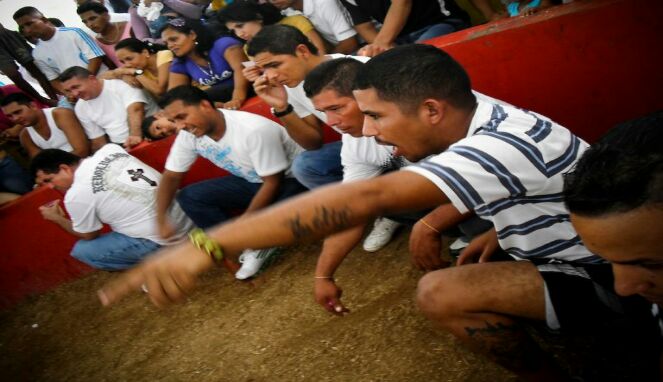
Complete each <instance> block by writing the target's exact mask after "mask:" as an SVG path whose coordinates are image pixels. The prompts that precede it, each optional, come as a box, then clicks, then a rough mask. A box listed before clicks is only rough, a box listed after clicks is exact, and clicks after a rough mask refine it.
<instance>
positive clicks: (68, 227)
mask: <svg viewBox="0 0 663 382" xmlns="http://www.w3.org/2000/svg"><path fill="white" fill-rule="evenodd" d="M31 168H32V171H33V173H35V174H36V176H37V180H38V182H41V183H43V184H46V185H48V186H49V187H51V188H54V189H56V190H59V191H63V192H66V194H65V198H64V206H65V208H66V209H67V212H69V216H70V217H71V220H70V219H68V218H67V217H66V216H65V214H64V211H63V210H62V208H61V206H60V205H59V200H58V201H56V202H53V203H50V204H49V205H45V206H42V207H40V211H41V214H42V216H43V217H44V219H46V220H50V221H52V222H54V223H56V224H58V225H59V226H60V227H62V228H63V229H64V230H65V231H67V232H69V233H71V234H72V235H75V236H77V237H79V238H81V239H82V240H79V241H78V242H77V243H76V245H74V248H73V250H72V252H71V255H72V256H73V257H75V258H76V259H78V260H80V261H82V262H84V263H86V264H88V265H90V266H92V267H94V268H98V269H103V270H109V271H114V270H121V269H127V268H130V267H132V266H133V265H135V264H136V263H139V262H140V261H141V260H143V258H144V257H145V256H147V255H148V254H150V253H152V252H154V251H156V250H157V249H159V248H160V247H161V246H162V245H167V244H173V243H176V242H177V241H179V240H181V239H183V238H184V237H186V234H187V232H188V231H189V230H190V229H191V228H193V223H192V222H191V220H189V218H187V216H186V215H185V214H184V211H182V209H181V208H180V207H179V205H177V204H173V206H172V208H170V209H169V210H168V215H169V218H170V220H171V221H172V223H173V227H174V229H173V235H172V237H171V238H170V239H169V240H164V239H162V238H161V237H160V236H159V234H158V231H157V224H156V223H157V222H156V210H155V208H154V206H155V203H156V190H157V185H158V183H159V181H160V179H161V174H159V172H158V171H156V170H155V169H153V168H152V167H150V166H148V165H146V164H145V163H143V162H141V161H140V160H138V159H136V158H135V157H133V156H131V155H129V154H127V152H126V151H124V150H123V149H122V147H120V146H119V145H115V144H107V145H105V146H103V147H102V148H101V149H99V150H98V151H97V152H96V153H95V154H94V155H93V156H91V157H89V158H87V159H81V158H79V157H78V156H76V155H74V154H71V153H68V152H66V151H63V150H59V149H47V150H42V151H41V152H40V153H39V154H37V156H36V157H35V158H34V159H33V160H32V163H31ZM103 224H108V225H109V226H110V227H111V229H112V230H113V232H111V233H107V234H102V233H101V231H102V228H103Z"/></svg>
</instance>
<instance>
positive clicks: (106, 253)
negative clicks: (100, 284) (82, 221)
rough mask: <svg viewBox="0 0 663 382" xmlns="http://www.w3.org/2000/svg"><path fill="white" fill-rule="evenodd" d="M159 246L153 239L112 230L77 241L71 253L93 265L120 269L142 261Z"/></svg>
mask: <svg viewBox="0 0 663 382" xmlns="http://www.w3.org/2000/svg"><path fill="white" fill-rule="evenodd" d="M159 248H161V245H159V244H157V243H155V242H153V241H152V240H148V239H136V238H133V237H129V236H127V235H123V234H121V233H117V232H111V233H107V234H104V235H101V236H99V237H98V238H96V239H92V240H79V241H77V242H76V244H75V245H74V248H73V249H72V250H71V255H72V256H73V257H75V258H76V259H77V260H79V261H82V262H83V263H85V264H87V265H89V266H91V267H94V268H97V269H103V270H106V271H119V270H123V269H127V268H131V267H132V266H134V265H136V264H138V263H140V262H141V261H142V260H143V258H145V256H147V255H149V254H150V253H152V252H154V251H156V250H157V249H159Z"/></svg>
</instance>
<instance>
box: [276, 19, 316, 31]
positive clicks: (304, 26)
mask: <svg viewBox="0 0 663 382" xmlns="http://www.w3.org/2000/svg"><path fill="white" fill-rule="evenodd" d="M278 24H281V25H290V26H291V27H295V28H297V29H299V30H300V31H301V32H302V33H304V34H307V33H308V32H310V31H312V30H313V29H314V27H313V24H311V22H310V21H309V19H307V18H306V16H302V15H294V16H288V17H284V18H282V19H281V21H279V22H278Z"/></svg>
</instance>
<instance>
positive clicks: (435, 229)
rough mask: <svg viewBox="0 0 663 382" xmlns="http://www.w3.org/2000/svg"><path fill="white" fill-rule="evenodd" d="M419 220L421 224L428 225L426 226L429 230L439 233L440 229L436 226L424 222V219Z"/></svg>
mask: <svg viewBox="0 0 663 382" xmlns="http://www.w3.org/2000/svg"><path fill="white" fill-rule="evenodd" d="M419 221H420V222H421V223H422V224H423V225H425V226H426V227H428V228H430V229H431V230H433V231H435V233H440V231H439V230H438V229H437V228H435V227H433V226H432V225H430V224H428V223H426V221H425V220H424V219H419Z"/></svg>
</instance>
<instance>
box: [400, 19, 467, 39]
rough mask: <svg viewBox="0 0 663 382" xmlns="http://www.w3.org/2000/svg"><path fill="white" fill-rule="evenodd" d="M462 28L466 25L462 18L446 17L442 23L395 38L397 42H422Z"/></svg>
mask: <svg viewBox="0 0 663 382" xmlns="http://www.w3.org/2000/svg"><path fill="white" fill-rule="evenodd" d="M464 28H467V25H465V22H463V21H462V20H459V19H448V20H445V22H443V23H440V24H433V25H428V26H426V27H424V28H421V29H419V30H416V31H414V32H410V33H408V34H406V35H404V36H400V37H398V38H397V39H396V42H397V43H399V44H412V43H416V42H423V41H426V40H429V39H431V38H433V37H439V36H444V35H445V34H449V33H453V32H456V31H459V30H461V29H464Z"/></svg>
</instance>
